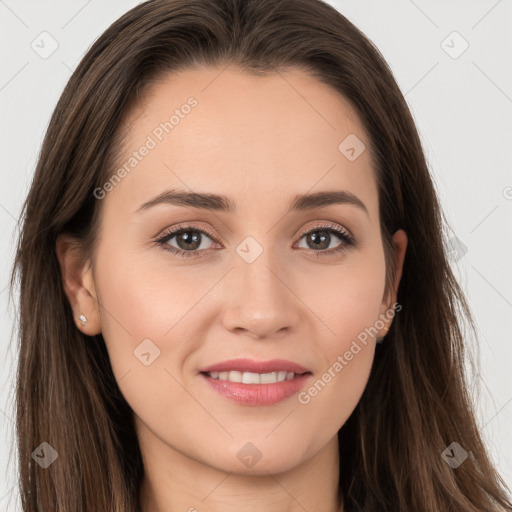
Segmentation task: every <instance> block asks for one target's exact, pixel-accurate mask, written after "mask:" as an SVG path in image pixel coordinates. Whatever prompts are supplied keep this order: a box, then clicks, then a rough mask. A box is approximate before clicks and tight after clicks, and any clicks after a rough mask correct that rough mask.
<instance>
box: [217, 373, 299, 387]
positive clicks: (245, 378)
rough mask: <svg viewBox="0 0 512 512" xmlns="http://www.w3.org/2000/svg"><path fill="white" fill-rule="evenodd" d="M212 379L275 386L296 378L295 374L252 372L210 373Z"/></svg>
mask: <svg viewBox="0 0 512 512" xmlns="http://www.w3.org/2000/svg"><path fill="white" fill-rule="evenodd" d="M208 375H209V376H210V377H211V378H212V379H218V380H227V381H229V382H242V383H243V384H275V383H276V382H284V381H285V380H292V379H293V378H294V377H295V374H294V373H293V372H286V371H279V372H271V373H252V372H237V371H230V372H210V373H209V374H208Z"/></svg>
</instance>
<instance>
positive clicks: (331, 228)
mask: <svg viewBox="0 0 512 512" xmlns="http://www.w3.org/2000/svg"><path fill="white" fill-rule="evenodd" d="M187 231H193V232H197V233H201V234H203V235H207V236H208V237H209V238H210V239H212V240H213V241H214V242H215V243H219V242H217V240H216V239H215V237H214V236H213V235H212V234H211V233H209V232H208V231H207V230H205V229H204V228H201V229H199V228H197V227H194V226H180V227H177V228H173V229H171V230H169V231H167V232H165V233H164V234H163V235H162V236H161V237H159V238H157V239H156V240H155V241H156V242H157V244H158V247H160V248H161V249H162V250H164V251H167V252H170V253H171V254H174V255H176V256H180V257H185V258H187V257H193V256H197V255H198V254H199V253H200V252H204V251H205V249H201V250H199V249H196V250H194V251H183V250H181V249H176V247H172V246H170V245H168V244H167V242H168V241H169V240H170V239H171V238H173V237H174V236H176V235H179V234H181V233H185V232H187ZM316 231H328V232H329V233H334V234H335V235H336V236H337V237H338V238H340V239H341V241H342V243H341V244H340V245H339V246H338V247H336V248H334V249H323V250H321V251H314V250H312V249H311V252H312V253H313V254H314V256H315V257H324V256H333V255H337V254H338V253H341V252H343V251H345V250H346V249H347V247H348V246H355V245H356V243H357V242H356V240H355V239H354V237H353V236H352V235H350V234H349V233H348V232H347V231H345V230H342V229H340V228H338V227H336V226H335V225H333V224H329V223H320V224H318V225H315V226H313V228H312V229H309V230H308V231H305V232H303V233H301V235H300V237H299V241H300V240H301V239H302V238H303V237H304V236H306V235H309V234H311V233H314V232H316ZM206 250H209V249H206Z"/></svg>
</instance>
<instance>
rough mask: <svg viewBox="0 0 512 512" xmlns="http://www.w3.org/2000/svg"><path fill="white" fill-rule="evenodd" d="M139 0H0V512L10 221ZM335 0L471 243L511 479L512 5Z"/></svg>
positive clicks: (494, 402)
mask: <svg viewBox="0 0 512 512" xmlns="http://www.w3.org/2000/svg"><path fill="white" fill-rule="evenodd" d="M137 3H139V2H138V1H131V2H128V1H120V0H115V1H109V2H106V1H99V0H89V1H82V2H78V1H74V0H73V1H70V0H66V1H63V0H62V1H44V2H43V1H40V0H38V1H35V0H34V1H28V0H22V1H17V0H0V47H1V48H2V53H1V66H0V108H1V120H2V121H1V125H0V129H1V133H0V145H1V147H0V156H1V160H0V180H1V187H0V231H1V234H2V236H1V237H0V252H1V255H2V258H1V264H0V301H1V306H2V315H1V317H0V321H1V332H2V337H1V339H0V351H1V354H0V357H1V361H2V366H1V373H0V390H1V391H0V511H3V510H9V511H11V510H19V505H18V504H17V499H16V497H15V493H14V491H13V490H12V489H13V486H15V485H16V477H15V474H16V471H15V464H14V463H15V453H13V456H11V457H10V451H11V446H12V445H13V443H14V437H13V428H14V423H13V420H14V415H13V395H14V370H15V363H16V357H17V349H16V343H15V341H14V342H13V341H11V338H12V337H13V335H14V334H15V332H13V330H12V329H13V323H14V322H13V319H14V316H13V314H14V313H13V310H12V308H11V307H10V306H9V304H8V300H7V299H8V290H7V288H6V286H7V282H8V276H9V272H10V268H11V264H12V258H13V251H14V240H15V238H16V236H17V229H16V219H17V218H18V215H19V211H20V207H21V204H22V201H23V199H24V197H25V195H26V193H27V191H28V187H29V183H30V180H31V177H32V175H33V172H34V168H35V162H36V159H37V155H38V152H39V149H40V145H41V141H42V138H43V135H44V132H45V129H46V126H47V123H48V121H49V118H50V115H51V112H52V110H53V108H54V106H55V104H56V101H57V99H58V97H59V95H60V93H61V91H62V89H63V87H64V85H65V83H66V82H67V80H68V78H69V76H70V74H71V71H72V70H73V69H74V68H75V67H76V65H77V64H78V62H79V60H80V59H81V57H82V55H83V54H84V53H85V51H86V50H87V49H88V47H89V46H90V45H91V44H92V42H93V41H94V40H95V39H96V38H97V37H98V36H99V35H100V34H101V33H102V32H103V31H104V30H105V29H106V28H107V26H109V25H110V24H111V23H112V22H113V21H114V20H115V19H117V18H118V17H119V16H120V15H121V14H123V13H124V12H126V11H127V10H128V9H129V8H131V7H133V6H134V5H136V4H137ZM329 3H331V4H332V5H333V6H335V7H336V8H337V9H338V10H339V11H341V12H342V13H343V14H344V15H345V16H347V17H348V18H349V19H350V20H351V21H352V22H354V23H355V24H356V25H357V26H358V27H359V28H360V29H361V30H362V31H363V32H364V33H365V34H367V35H368V36H369V37H370V38H371V39H372V40H373V41H374V42H375V44H376V45H377V47H378V48H379V49H380V50H381V52H382V53H383V55H384V57H385V58H386V59H387V61H388V62H389V64H390V66H391V68H392V70H393V72H394V74H395V76H396V79H397V81H398V83H399V85H400V87H401V89H402V91H403V92H404V94H405V96H406V99H407V101H408V103H409V105H410V107H411V110H412V112H413V115H414V117H415V120H416V123H417V126H418V128H419V130H420V133H421V137H422V141H423V143H424V147H425V151H426V154H427V158H428V161H429V164H430V167H431V171H432V173H433V176H434V178H435V181H436V185H437V188H438V192H439V195H440V198H441V203H442V205H443V208H444V211H445V213H446V215H447V217H448V221H449V231H450V232H451V233H452V234H453V236H454V237H457V239H458V240H460V242H461V243H462V244H464V245H465V246H466V247H467V253H466V254H465V255H464V256H463V257H462V258H460V259H459V260H458V261H457V260H456V258H454V260H453V267H454V270H455V272H456V275H457V276H458V278H459V281H460V282H461V284H462V286H463V288H464V289H465V291H466V293H467V296H468V299H469V301H470V304H471V307H472V310H473V312H474V315H475V319H476V321H477V324H478V329H479V333H478V334H479V340H480V341H479V352H480V360H481V367H480V375H479V376H478V379H477V380H475V384H474V386H475V389H474V393H475V401H476V404H477V414H478V421H479V424H480V426H481V428H482V432H483V435H484V439H485V441H486V443H487V446H488V447H489V450H490V453H491V456H492V457H493V459H494V461H495V463H496V464H497V467H498V469H499V471H500V472H501V474H502V475H503V477H504V479H505V481H506V482H507V484H508V485H509V486H512V436H511V435H510V432H511V431H512V403H511V402H512V385H511V384H512V377H511V373H512V368H511V361H512V343H511V334H510V333H511V332H512V275H511V272H510V264H511V262H512V242H511V235H512V230H511V219H512V170H511V162H512V154H511V152H510V148H511V142H512V71H511V63H512V30H511V27H512V1H511V0H499V1H496V0H489V1H487V0H485V1H484V0H479V1H468V0H459V1H448V0H438V1H427V0H415V1H412V0H396V1H382V0H380V1H377V0H373V1H367V0H366V1H364V0H350V1H331V2H329ZM43 31H47V32H48V33H49V34H51V37H52V38H54V39H55V40H56V41H57V43H58V48H57V49H56V50H55V52H54V53H53V54H52V55H50V56H49V57H48V58H46V59H43V58H41V57H40V56H39V55H38V53H36V51H34V50H33V49H32V47H31V44H32V42H33V41H35V43H34V45H36V44H39V47H41V50H40V51H43V50H42V47H43V45H44V48H46V50H48V49H50V48H51V46H50V44H51V41H50V39H49V38H48V37H49V36H40V34H41V33H42V32H43ZM454 31H456V32H458V33H459V34H460V35H461V36H462V38H463V39H464V40H465V41H467V43H468V44H469V47H468V48H467V50H466V51H465V52H464V53H462V54H461V55H460V56H458V57H457V58H453V57H454V56H457V54H458V53H459V52H460V50H462V49H463V47H464V46H463V45H464V41H463V40H462V39H460V38H458V36H456V35H453V34H452V33H453V32H454ZM43 37H46V39H45V40H44V41H43V42H41V38H43ZM443 41H445V42H444V43H443ZM449 53H451V56H450V55H449ZM469 348H470V350H473V349H472V348H471V346H470V347H469ZM473 352H475V351H474V350H473ZM475 355H476V356H478V352H475ZM41 371H44V368H42V369H41ZM478 390H479V393H477V391H478ZM453 441H456V440H453ZM397 442H399V440H397ZM4 477H5V478H4Z"/></svg>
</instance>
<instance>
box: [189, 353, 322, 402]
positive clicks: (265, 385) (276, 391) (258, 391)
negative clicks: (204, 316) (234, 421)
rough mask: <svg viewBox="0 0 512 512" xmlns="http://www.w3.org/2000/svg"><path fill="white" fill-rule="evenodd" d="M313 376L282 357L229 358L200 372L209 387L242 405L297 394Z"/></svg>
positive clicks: (278, 400) (278, 399)
mask: <svg viewBox="0 0 512 512" xmlns="http://www.w3.org/2000/svg"><path fill="white" fill-rule="evenodd" d="M312 375H313V373H312V372H311V371H309V370H308V369H306V368H304V367H303V366H301V365H299V364H297V363H294V362H291V361H285V360H282V359H274V360H272V361H264V362H262V361H255V360H251V359H232V360H231V361H224V362H223V363H218V364H215V365H212V366H210V367H207V368H203V369H202V370H200V371H199V376H201V378H202V379H203V380H204V381H205V382H206V383H207V384H208V387H209V389H211V390H214V391H216V392H217V393H218V394H220V395H221V396H223V397H225V398H228V399H230V400H232V401H235V402H237V403H238V404H243V405H259V406H262V405H272V404H276V403H278V402H281V401H282V400H284V399H286V398H288V397H291V396H292V395H294V394H296V393H298V392H299V391H300V390H301V389H302V388H303V387H304V386H305V385H306V382H307V381H308V380H309V378H310V377H311V376H312Z"/></svg>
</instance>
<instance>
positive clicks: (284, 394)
mask: <svg viewBox="0 0 512 512" xmlns="http://www.w3.org/2000/svg"><path fill="white" fill-rule="evenodd" d="M200 376H201V377H202V378H203V379H205V380H206V382H207V383H208V384H209V385H210V386H211V388H212V389H214V390H215V391H217V393H219V394H220V395H222V396H225V397H226V398H230V399H231V400H234V401H235V402H239V403H242V404H246V405H272V404H276V403H278V402H281V401H282V400H284V399H285V398H288V397H290V396H292V395H294V394H295V393H298V392H299V391H300V390H301V389H302V388H303V387H304V385H305V382H306V381H307V380H308V378H309V377H311V374H310V373H305V374H303V375H298V376H296V377H294V378H293V379H291V380H284V381H283V382H276V383H274V384H243V383H241V382H231V381H228V380H219V379H212V378H211V377H210V376H209V375H206V374H204V373H201V374H200Z"/></svg>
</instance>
